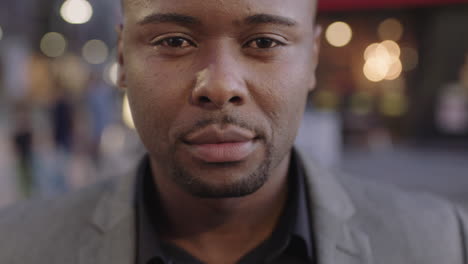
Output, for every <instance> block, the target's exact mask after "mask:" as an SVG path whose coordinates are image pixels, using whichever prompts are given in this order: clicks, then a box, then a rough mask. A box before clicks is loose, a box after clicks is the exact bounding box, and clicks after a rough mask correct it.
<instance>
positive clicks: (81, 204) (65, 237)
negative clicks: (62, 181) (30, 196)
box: [0, 179, 115, 263]
mask: <svg viewBox="0 0 468 264" xmlns="http://www.w3.org/2000/svg"><path fill="white" fill-rule="evenodd" d="M114 182H115V179H113V180H107V181H104V182H101V183H98V184H95V185H93V186H90V187H87V188H85V189H83V190H81V191H78V192H75V193H71V194H67V195H64V196H61V197H56V198H53V199H39V200H34V201H26V202H22V203H20V204H17V205H13V206H11V207H9V208H6V209H4V210H2V211H1V212H0V237H1V238H2V240H3V241H8V242H6V243H2V246H1V247H0V263H6V262H5V261H7V262H8V263H20V262H15V261H18V259H24V258H29V257H31V258H32V259H34V258H33V257H34V256H36V257H37V258H38V259H41V258H40V257H41V256H42V257H44V255H51V254H53V252H57V250H61V249H62V250H63V251H65V252H67V251H66V250H70V249H72V248H73V247H74V246H76V245H78V243H79V242H78V241H77V240H78V237H79V234H80V232H81V231H82V230H83V229H84V226H85V225H86V224H87V223H88V222H89V218H90V216H91V215H92V213H93V211H94V209H95V208H96V205H97V203H98V201H99V200H100V197H101V196H102V195H103V193H105V192H106V190H107V189H109V188H112V186H113V185H114V184H115V183H114ZM57 255H62V254H57ZM70 257H71V256H70Z"/></svg>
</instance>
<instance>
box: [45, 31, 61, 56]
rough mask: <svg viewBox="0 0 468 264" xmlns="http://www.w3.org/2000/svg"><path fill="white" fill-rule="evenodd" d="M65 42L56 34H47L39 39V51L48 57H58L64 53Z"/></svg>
mask: <svg viewBox="0 0 468 264" xmlns="http://www.w3.org/2000/svg"><path fill="white" fill-rule="evenodd" d="M66 48H67V40H66V39H65V37H64V36H63V35H62V34H60V33H57V32H49V33H47V34H45V35H44V36H43V37H42V39H41V51H42V52H43V53H44V54H45V55H46V56H48V57H51V58H55V57H60V56H62V55H63V54H64V53H65V50H66Z"/></svg>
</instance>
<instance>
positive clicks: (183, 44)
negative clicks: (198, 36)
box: [153, 37, 196, 49]
mask: <svg viewBox="0 0 468 264" xmlns="http://www.w3.org/2000/svg"><path fill="white" fill-rule="evenodd" d="M153 45H154V46H162V47H168V48H179V49H183V48H188V47H190V46H192V47H196V45H195V43H193V42H192V41H190V40H188V39H186V38H183V37H169V38H164V39H161V40H158V41H156V42H154V43H153Z"/></svg>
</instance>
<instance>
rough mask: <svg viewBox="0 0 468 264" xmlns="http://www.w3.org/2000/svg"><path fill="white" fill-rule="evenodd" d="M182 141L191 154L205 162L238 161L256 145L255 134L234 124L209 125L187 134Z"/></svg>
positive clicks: (244, 157) (247, 154)
mask: <svg viewBox="0 0 468 264" xmlns="http://www.w3.org/2000/svg"><path fill="white" fill-rule="evenodd" d="M184 142H185V143H186V146H187V147H188V151H189V152H190V154H191V155H193V156H194V157H195V158H197V159H199V160H202V161H204V162H207V163H226V162H239V161H242V160H245V159H246V158H247V157H248V156H249V155H250V154H251V153H252V152H253V151H254V150H255V147H256V137H255V134H254V133H253V132H251V131H249V130H246V129H242V128H239V127H235V126H229V127H227V128H225V129H221V128H219V127H217V126H209V127H206V128H204V129H202V130H199V131H196V132H194V133H192V134H189V135H188V136H187V137H186V138H185V139H184Z"/></svg>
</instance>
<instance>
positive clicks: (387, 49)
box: [363, 40, 403, 82]
mask: <svg viewBox="0 0 468 264" xmlns="http://www.w3.org/2000/svg"><path fill="white" fill-rule="evenodd" d="M400 54H401V50H400V47H399V46H398V44H397V43H396V42H394V41H390V40H387V41H384V42H382V43H373V44H371V45H369V46H368V47H367V48H366V50H365V51H364V59H365V60H366V63H365V64H364V69H363V71H364V75H365V76H366V78H367V79H368V80H370V81H372V82H380V81H383V80H395V79H397V78H398V77H400V75H401V72H402V70H403V66H402V63H401V61H400Z"/></svg>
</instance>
